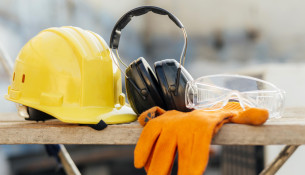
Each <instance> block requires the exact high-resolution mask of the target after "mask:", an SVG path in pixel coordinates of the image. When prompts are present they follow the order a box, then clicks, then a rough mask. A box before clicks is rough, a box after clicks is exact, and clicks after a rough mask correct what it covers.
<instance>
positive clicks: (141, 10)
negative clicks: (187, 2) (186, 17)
mask: <svg viewBox="0 0 305 175" xmlns="http://www.w3.org/2000/svg"><path fill="white" fill-rule="evenodd" d="M148 12H153V13H156V14H159V15H167V16H168V17H169V18H170V19H171V20H172V21H173V22H174V23H175V24H176V25H177V26H178V27H179V28H184V27H183V24H182V23H181V22H180V20H179V19H178V18H177V17H175V16H174V15H173V14H171V13H170V12H168V11H167V10H164V9H162V8H159V7H155V6H141V7H138V8H135V9H132V10H130V11H129V12H127V13H126V14H125V15H124V16H122V17H121V18H120V19H119V21H118V22H117V23H116V24H115V26H114V28H113V30H112V33H111V37H110V44H109V45H110V48H112V49H118V48H119V42H120V36H121V30H122V29H124V28H125V27H126V25H127V24H128V23H129V22H130V21H131V19H132V17H134V16H141V15H144V14H146V13H148Z"/></svg>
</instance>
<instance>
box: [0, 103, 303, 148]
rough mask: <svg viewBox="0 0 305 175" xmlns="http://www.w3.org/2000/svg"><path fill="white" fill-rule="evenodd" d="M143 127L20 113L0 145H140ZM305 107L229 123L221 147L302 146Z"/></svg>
mask: <svg viewBox="0 0 305 175" xmlns="http://www.w3.org/2000/svg"><path fill="white" fill-rule="evenodd" d="M141 131H142V127H141V126H140V125H139V124H138V123H137V122H133V123H130V124H121V125H109V126H108V127H107V128H106V129H105V130H103V131H95V130H94V129H92V128H89V127H86V126H79V125H76V124H66V123H62V122H60V121H58V120H51V121H47V122H38V123H37V122H33V121H24V120H22V119H19V118H18V117H17V115H16V114H1V115H0V144H119V145H126V144H136V142H137V140H138V138H139V136H140V134H141ZM304 133H305V108H292V109H287V110H286V111H285V113H284V115H283V117H282V118H280V119H270V120H268V121H267V122H266V123H265V124H264V125H263V126H259V127H256V126H248V125H239V124H226V125H225V126H223V128H222V129H221V130H220V132H219V133H218V134H217V135H216V136H215V138H214V140H213V144H220V145H281V144H286V145H301V144H305V135H304Z"/></svg>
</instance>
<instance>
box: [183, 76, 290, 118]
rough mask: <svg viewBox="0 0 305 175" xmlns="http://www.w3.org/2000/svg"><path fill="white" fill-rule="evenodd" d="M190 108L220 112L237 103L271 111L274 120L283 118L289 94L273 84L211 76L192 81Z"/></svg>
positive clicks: (187, 98)
mask: <svg viewBox="0 0 305 175" xmlns="http://www.w3.org/2000/svg"><path fill="white" fill-rule="evenodd" d="M185 95H186V98H185V100H186V102H185V103H186V105H187V107H188V108H191V109H204V110H219V109H221V108H223V107H224V106H225V105H226V104H227V103H228V102H229V101H237V102H239V103H240V106H241V107H242V108H243V109H245V108H247V107H257V108H263V109H267V110H268V111H269V117H270V118H278V117H280V116H281V112H282V110H283V106H284V101H285V92H284V91H283V90H281V89H279V88H277V87H276V86H275V85H273V84H272V83H270V82H267V81H263V80H260V79H257V78H253V77H249V76H241V75H227V74H219V75H210V76H204V77H201V78H198V79H196V80H193V81H189V82H188V83H187V86H186V93H185Z"/></svg>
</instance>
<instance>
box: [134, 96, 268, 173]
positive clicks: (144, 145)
mask: <svg viewBox="0 0 305 175" xmlns="http://www.w3.org/2000/svg"><path fill="white" fill-rule="evenodd" d="M151 119H153V120H151ZM267 119H268V111H267V110H265V109H258V108H247V109H246V110H245V111H243V110H242V108H241V107H240V105H239V103H237V102H229V103H228V104H227V105H226V106H225V107H224V108H223V109H221V110H218V111H203V110H194V111H192V112H187V113H185V112H179V111H175V110H172V111H168V112H166V111H164V110H162V109H160V108H159V107H153V108H151V109H149V110H147V111H145V112H143V113H142V114H141V115H140V117H139V122H140V123H141V124H142V125H145V124H146V126H145V127H144V129H143V131H142V134H141V136H140V138H139V140H138V143H137V145H136V148H135V151H134V158H135V160H134V164H135V167H136V168H142V167H145V170H146V171H147V174H148V175H167V174H170V172H171V168H172V165H173V162H174V159H175V154H176V151H177V149H178V174H180V175H186V174H187V175H199V174H200V175H201V174H203V172H204V170H205V168H206V165H207V163H208V158H209V148H210V144H211V140H212V138H213V136H214V135H215V134H216V133H217V132H218V130H219V129H220V128H221V126H222V125H223V124H224V123H227V122H233V123H240V124H251V125H261V124H263V123H264V122H265V121H266V120H267Z"/></svg>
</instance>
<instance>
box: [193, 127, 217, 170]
mask: <svg viewBox="0 0 305 175" xmlns="http://www.w3.org/2000/svg"><path fill="white" fill-rule="evenodd" d="M212 135H213V131H212V130H208V131H205V132H204V133H203V132H200V133H199V132H197V133H195V134H194V145H193V149H192V154H191V156H190V167H189V168H190V169H193V168H194V170H195V171H194V172H195V173H194V174H202V173H203V172H204V170H205V169H206V166H207V164H208V161H209V151H210V145H211V142H212Z"/></svg>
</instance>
